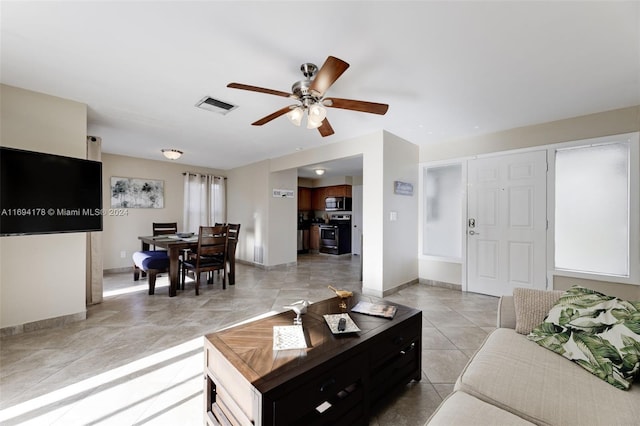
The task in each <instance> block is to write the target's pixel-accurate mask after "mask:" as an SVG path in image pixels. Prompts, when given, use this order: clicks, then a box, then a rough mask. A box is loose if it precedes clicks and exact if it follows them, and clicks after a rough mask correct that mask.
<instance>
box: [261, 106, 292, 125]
mask: <svg viewBox="0 0 640 426" xmlns="http://www.w3.org/2000/svg"><path fill="white" fill-rule="evenodd" d="M292 107H295V105H289V106H286V107H284V108H282V109H279V110H277V111H276V112H274V113H271V114H269V115H267V116H266V117H263V118H261V119H260V120H258V121H256V122H254V123H251V125H252V126H262V125H263V124H267V123H268V122H270V121H271V120H273V119H276V118H278V117H280V116H281V115H285V114H286V113H288V112H289V111H291V108H292Z"/></svg>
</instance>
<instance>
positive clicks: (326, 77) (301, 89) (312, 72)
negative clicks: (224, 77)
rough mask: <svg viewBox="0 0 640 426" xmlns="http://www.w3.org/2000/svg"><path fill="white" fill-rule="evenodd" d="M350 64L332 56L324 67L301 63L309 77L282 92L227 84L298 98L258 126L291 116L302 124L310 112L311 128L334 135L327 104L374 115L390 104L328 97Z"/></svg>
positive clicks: (255, 123) (302, 69)
mask: <svg viewBox="0 0 640 426" xmlns="http://www.w3.org/2000/svg"><path fill="white" fill-rule="evenodd" d="M347 68H349V64H348V63H346V62H345V61H343V60H341V59H338V58H335V57H333V56H329V57H328V58H327V60H326V61H325V62H324V64H323V65H322V67H321V68H320V70H318V67H317V66H316V65H314V64H311V63H305V64H302V65H300V71H302V74H303V75H304V76H305V79H304V80H300V81H298V82H296V83H294V84H293V86H292V87H291V92H292V93H287V92H281V91H279V90H272V89H265V88H263V87H257V86H249V85H247V84H241V83H229V84H228V85H227V87H230V88H232V89H242V90H249V91H252V92H260V93H266V94H268V95H276V96H282V97H285V98H291V99H295V100H297V101H298V102H299V104H294V105H289V106H286V107H284V108H281V109H279V110H278V111H276V112H274V113H271V114H269V115H267V116H266V117H263V118H261V119H260V120H258V121H256V122H254V123H251V124H252V125H254V126H262V125H263V124H266V123H268V122H270V121H271V120H273V119H275V118H278V117H280V116H281V115H285V114H286V115H287V117H288V118H289V120H290V121H291V122H292V123H293V124H295V125H296V126H299V125H300V124H301V122H302V118H303V117H304V115H305V113H306V114H307V128H308V129H318V131H319V132H320V134H321V135H322V136H323V137H324V136H329V135H332V134H333V133H334V132H333V128H332V127H331V124H329V120H327V117H326V116H327V111H326V109H325V108H324V107H329V108H341V109H349V110H352V111H360V112H369V113H372V114H380V115H384V114H385V113H386V112H387V110H388V109H389V105H387V104H379V103H375V102H365V101H356V100H353V99H341V98H325V97H324V95H325V92H326V91H327V90H328V89H329V87H331V85H332V84H333V83H335V81H336V80H337V79H338V78H339V77H340V76H341V75H342V73H344V72H345V71H346V70H347Z"/></svg>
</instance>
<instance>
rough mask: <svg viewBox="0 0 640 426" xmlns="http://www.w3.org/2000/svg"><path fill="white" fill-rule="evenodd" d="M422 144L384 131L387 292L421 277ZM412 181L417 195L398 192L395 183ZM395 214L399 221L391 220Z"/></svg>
mask: <svg viewBox="0 0 640 426" xmlns="http://www.w3.org/2000/svg"><path fill="white" fill-rule="evenodd" d="M418 156H419V147H418V146H417V145H414V144H412V143H409V142H407V141H405V140H403V139H400V138H398V137H397V136H395V135H392V134H390V133H388V132H385V134H384V153H383V159H384V160H383V161H384V178H383V184H382V191H383V197H384V213H383V219H384V246H383V247H384V289H383V290H384V292H388V291H389V290H391V289H392V288H394V287H397V286H398V285H401V284H406V283H409V282H411V281H413V280H415V279H417V277H418V256H417V249H418V232H417V229H418V198H419V197H418ZM395 181H402V182H407V183H411V184H412V185H413V188H414V193H413V195H411V196H409V195H399V194H395V193H394V182H395ZM392 213H395V216H396V220H391V214H392Z"/></svg>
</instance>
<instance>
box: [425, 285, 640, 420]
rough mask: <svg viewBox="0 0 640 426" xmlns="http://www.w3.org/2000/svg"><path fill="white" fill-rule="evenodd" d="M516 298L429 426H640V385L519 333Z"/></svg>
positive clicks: (506, 299)
mask: <svg viewBox="0 0 640 426" xmlns="http://www.w3.org/2000/svg"><path fill="white" fill-rule="evenodd" d="M515 328H516V313H515V306H514V302H513V296H503V297H502V298H501V299H500V302H499V306H498V329H496V330H495V331H493V332H492V333H491V334H490V335H489V336H488V337H487V339H486V340H485V341H484V343H483V344H482V346H481V347H480V349H479V350H478V351H477V352H476V354H475V355H474V356H473V357H472V358H471V360H470V361H469V363H468V364H467V366H466V367H465V368H464V370H463V371H462V373H461V374H460V377H459V378H458V380H457V383H456V385H455V387H454V392H453V393H452V394H451V395H449V396H448V397H447V398H446V399H445V400H444V401H443V402H442V404H441V405H440V406H439V407H438V409H437V410H436V412H435V413H434V414H433V415H432V416H431V417H430V418H429V420H428V421H427V425H432V426H435V425H446V426H451V425H520V424H523V425H524V424H537V425H562V426H565V425H579V426H585V425H606V426H610V425H640V383H638V382H637V381H636V383H635V384H634V385H633V386H632V387H631V389H630V390H629V391H623V390H620V389H617V388H615V387H614V386H612V385H610V384H608V383H606V382H604V381H603V380H600V379H599V378H598V377H596V376H594V375H593V374H591V373H589V372H588V371H586V370H584V369H583V368H582V367H580V366H579V365H577V364H575V363H573V362H571V361H569V360H567V359H565V358H564V357H562V356H561V355H558V354H555V353H553V352H551V351H549V350H547V349H545V348H543V347H540V346H538V345H537V344H536V343H534V342H532V341H529V340H528V339H527V338H526V337H525V335H523V334H518V333H516V331H515Z"/></svg>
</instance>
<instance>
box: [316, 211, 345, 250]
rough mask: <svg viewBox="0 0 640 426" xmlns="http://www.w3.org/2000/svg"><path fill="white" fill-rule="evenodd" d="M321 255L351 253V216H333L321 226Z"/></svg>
mask: <svg viewBox="0 0 640 426" xmlns="http://www.w3.org/2000/svg"><path fill="white" fill-rule="evenodd" d="M320 253H327V254H345V253H351V215H348V214H342V215H332V216H331V219H330V220H329V223H328V224H322V225H320Z"/></svg>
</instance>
